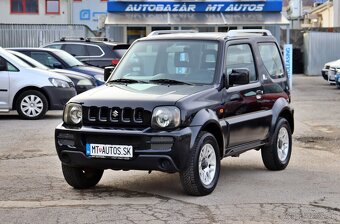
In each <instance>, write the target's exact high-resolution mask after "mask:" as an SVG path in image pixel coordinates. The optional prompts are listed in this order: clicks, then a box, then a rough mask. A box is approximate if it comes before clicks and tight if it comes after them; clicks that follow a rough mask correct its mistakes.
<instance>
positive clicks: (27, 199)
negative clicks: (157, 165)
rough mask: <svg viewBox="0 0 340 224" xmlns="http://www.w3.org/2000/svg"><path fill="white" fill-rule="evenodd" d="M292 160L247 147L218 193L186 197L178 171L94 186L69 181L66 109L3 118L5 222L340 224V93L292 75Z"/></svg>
mask: <svg viewBox="0 0 340 224" xmlns="http://www.w3.org/2000/svg"><path fill="white" fill-rule="evenodd" d="M292 100H293V106H294V108H295V132H294V135H293V137H294V138H293V152H292V157H291V162H290V164H289V166H288V167H287V169H285V170H283V171H276V172H272V171H268V170H266V169H265V168H264V166H263V164H262V160H261V155H260V153H259V152H257V151H249V152H247V153H245V154H242V155H241V156H240V157H236V158H234V157H233V158H225V159H223V160H222V166H221V175H220V179H219V182H218V185H217V187H216V189H215V191H214V192H213V193H212V194H210V195H208V196H205V197H192V196H187V195H185V193H184V192H183V190H182V188H181V185H180V181H179V176H178V174H166V173H161V172H152V173H151V174H148V172H146V171H110V170H108V171H105V172H104V176H103V178H102V180H101V181H100V182H99V184H98V185H97V187H95V188H92V189H89V190H74V189H73V188H71V187H70V186H69V185H67V183H66V182H65V181H64V178H63V175H62V172H61V166H60V162H59V159H58V157H57V155H56V152H55V148H54V139H53V135H54V128H55V127H56V126H57V124H59V123H60V122H61V119H62V112H61V111H52V112H48V113H47V116H46V118H45V119H44V120H40V121H27V120H20V119H19V117H18V115H17V114H16V112H11V113H10V114H0V223H20V224H23V223H96V224H100V223H119V224H124V223H340V187H339V186H340V175H339V174H340V144H339V143H340V140H339V136H340V134H339V133H340V122H339V121H340V113H339V111H340V90H339V89H336V87H335V86H330V85H329V84H328V83H327V82H326V81H324V80H323V79H322V78H321V77H320V76H319V77H307V76H302V75H294V77H293V91H292Z"/></svg>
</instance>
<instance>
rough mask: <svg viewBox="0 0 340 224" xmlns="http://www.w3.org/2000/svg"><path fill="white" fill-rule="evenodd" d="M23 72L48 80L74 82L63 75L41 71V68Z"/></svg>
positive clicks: (28, 69) (27, 69)
mask: <svg viewBox="0 0 340 224" xmlns="http://www.w3.org/2000/svg"><path fill="white" fill-rule="evenodd" d="M21 69H22V70H26V71H29V72H33V73H35V74H38V75H40V76H42V77H46V78H56V79H61V80H64V81H66V82H72V81H71V79H69V78H68V77H66V76H64V75H62V74H58V73H56V72H54V71H50V70H44V69H39V68H21Z"/></svg>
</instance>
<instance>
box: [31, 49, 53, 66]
mask: <svg viewBox="0 0 340 224" xmlns="http://www.w3.org/2000/svg"><path fill="white" fill-rule="evenodd" d="M31 57H32V58H33V59H35V60H37V61H39V62H40V63H41V64H43V65H46V66H47V67H50V68H54V65H55V64H60V62H59V61H58V60H57V59H56V58H55V57H53V56H52V55H50V54H49V53H47V52H31Z"/></svg>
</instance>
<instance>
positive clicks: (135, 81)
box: [108, 79, 146, 83]
mask: <svg viewBox="0 0 340 224" xmlns="http://www.w3.org/2000/svg"><path fill="white" fill-rule="evenodd" d="M114 82H118V83H146V82H144V81H140V80H135V79H113V80H110V81H108V83H114Z"/></svg>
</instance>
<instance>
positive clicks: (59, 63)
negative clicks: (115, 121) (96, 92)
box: [10, 48, 104, 86]
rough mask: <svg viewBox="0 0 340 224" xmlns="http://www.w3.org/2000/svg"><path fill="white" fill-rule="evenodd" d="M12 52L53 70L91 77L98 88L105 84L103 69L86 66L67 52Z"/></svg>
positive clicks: (28, 49)
mask: <svg viewBox="0 0 340 224" xmlns="http://www.w3.org/2000/svg"><path fill="white" fill-rule="evenodd" d="M10 50H14V51H19V52H21V53H23V54H26V55H27V56H29V57H31V58H33V59H34V60H37V61H39V62H40V63H41V64H43V65H45V66H47V67H49V68H52V69H66V70H71V71H75V72H80V73H84V74H87V75H91V76H93V77H94V78H95V80H96V85H97V86H99V85H102V84H103V83H104V70H103V69H101V68H97V67H93V66H89V65H85V64H84V63H82V62H80V61H79V60H78V59H76V58H75V57H73V56H72V55H70V54H69V53H67V52H66V51H63V50H58V49H51V48H10Z"/></svg>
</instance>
